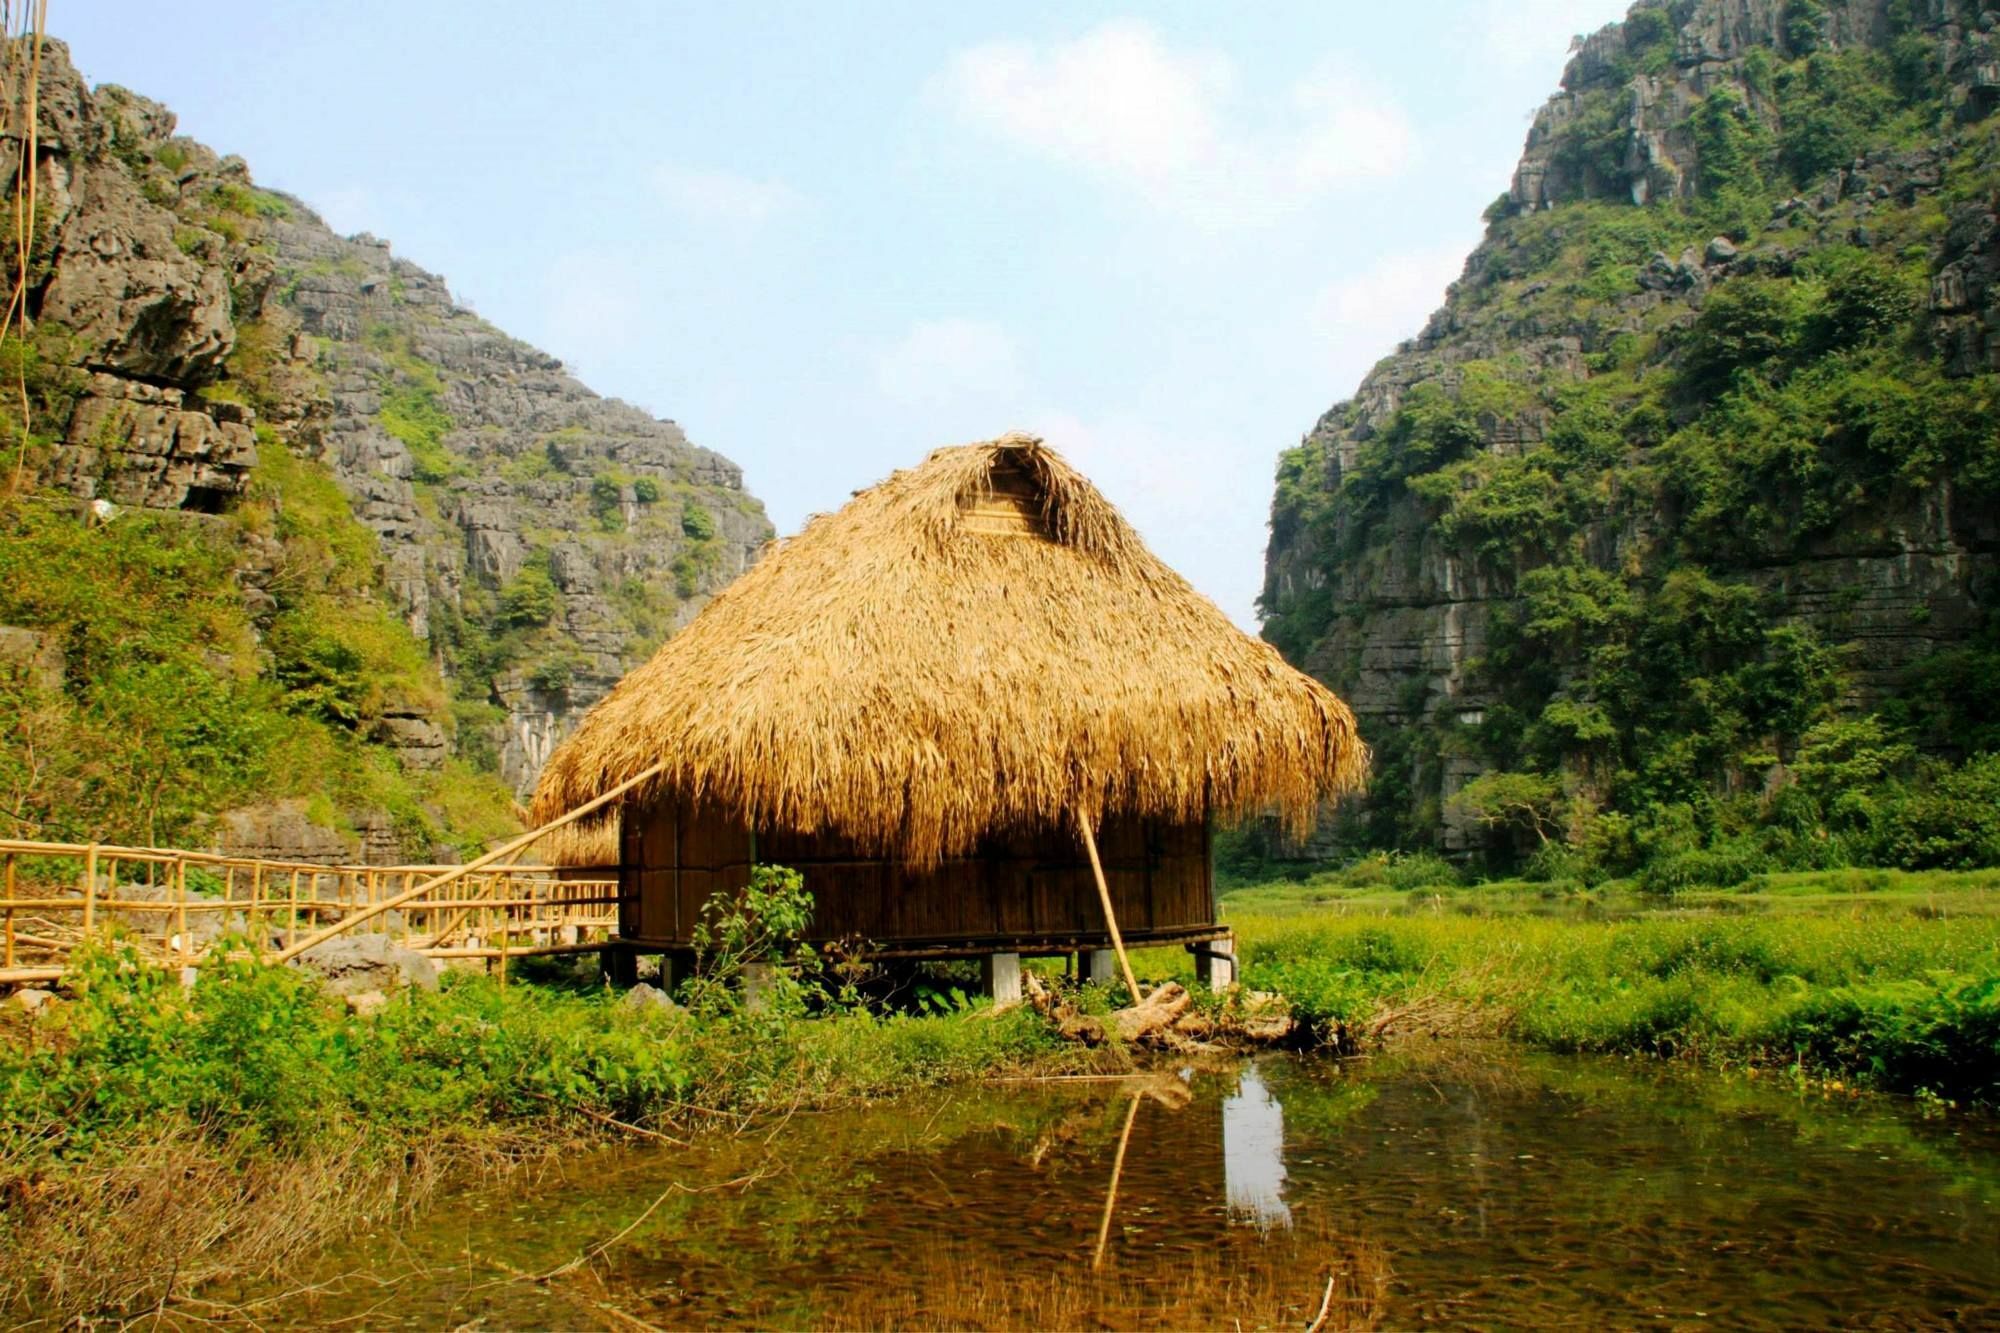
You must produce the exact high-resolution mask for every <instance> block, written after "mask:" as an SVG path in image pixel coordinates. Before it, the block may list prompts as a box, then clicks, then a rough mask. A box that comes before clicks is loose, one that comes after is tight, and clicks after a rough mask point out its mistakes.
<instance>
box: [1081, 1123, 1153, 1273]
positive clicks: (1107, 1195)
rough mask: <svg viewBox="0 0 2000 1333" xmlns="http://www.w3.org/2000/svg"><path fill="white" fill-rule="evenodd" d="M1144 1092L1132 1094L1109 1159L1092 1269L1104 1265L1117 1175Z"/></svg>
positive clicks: (1116, 1195) (1123, 1162) (1123, 1166)
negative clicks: (1108, 1185) (1108, 1181)
mask: <svg viewBox="0 0 2000 1333" xmlns="http://www.w3.org/2000/svg"><path fill="white" fill-rule="evenodd" d="M1144 1099H1145V1094H1144V1093H1140V1092H1135V1093H1133V1094H1132V1105H1131V1106H1130V1107H1128V1108H1127V1109H1126V1111H1125V1128H1124V1129H1123V1130H1121V1131H1120V1132H1119V1134H1118V1155H1117V1156H1116V1157H1114V1158H1112V1159H1111V1188H1110V1189H1108V1190H1106V1191H1105V1192H1104V1216H1103V1217H1101V1218H1099V1219H1098V1221H1097V1253H1096V1254H1095V1255H1093V1256H1092V1257H1091V1260H1090V1266H1091V1268H1093V1269H1097V1268H1102V1267H1103V1266H1104V1243H1105V1242H1106V1241H1107V1240H1109V1239H1111V1214H1112V1213H1113V1212H1114V1211H1116V1210H1117V1207H1118V1177H1119V1176H1121V1175H1123V1174H1125V1148H1126V1145H1128V1144H1130V1143H1131V1142H1132V1122H1133V1121H1134V1120H1137V1119H1138V1118H1139V1103H1140V1102H1141V1101H1143V1100H1144Z"/></svg>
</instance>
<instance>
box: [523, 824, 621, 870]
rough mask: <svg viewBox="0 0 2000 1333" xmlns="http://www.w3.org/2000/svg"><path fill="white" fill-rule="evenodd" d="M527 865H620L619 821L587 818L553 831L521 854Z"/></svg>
mask: <svg viewBox="0 0 2000 1333" xmlns="http://www.w3.org/2000/svg"><path fill="white" fill-rule="evenodd" d="M521 859H522V860H523V861H524V862H536V863H539V864H544V865H552V866H605V867H613V868H615V867H616V866H617V864H618V821H617V820H616V819H598V818H595V817H594V816H587V817H585V818H583V819H579V820H578V821H577V822H576V823H574V824H565V825H563V826H562V827H561V828H559V829H552V830H550V831H549V832H547V833H544V834H543V835H542V836H541V837H539V838H537V839H535V841H534V845H533V846H531V847H530V848H528V850H526V851H525V852H523V853H522V854H521Z"/></svg>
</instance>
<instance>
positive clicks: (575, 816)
mask: <svg viewBox="0 0 2000 1333" xmlns="http://www.w3.org/2000/svg"><path fill="white" fill-rule="evenodd" d="M666 767H667V765H666V762H665V761H664V760H662V761H661V762H660V763H657V764H654V765H653V766H652V767H651V768H648V769H646V770H645V771H644V772H642V773H639V774H637V775H635V776H633V777H629V778H627V779H625V781H623V782H621V783H619V784H618V785H617V786H615V787H613V788H612V789H611V790H609V791H607V792H605V793H603V794H602V795H600V796H597V797H595V798H594V799H592V800H588V801H585V802H584V803H583V804H582V805H579V806H577V807H576V808H575V809H574V810H571V811H570V812H569V813H568V814H565V815H558V816H557V817H556V818H554V819H552V820H550V821H549V822H548V823H546V824H544V825H542V826H541V827H540V828H538V829H535V830H533V831H531V832H528V833H524V834H522V835H521V836H520V837H518V838H516V839H514V840H513V841H512V842H509V843H505V844H503V845H502V846H499V847H496V848H494V849H493V850H492V851H490V852H488V853H486V855H484V856H482V857H479V858H478V859H477V860H474V861H468V862H466V863H465V864H464V865H462V866H453V867H452V868H451V869H449V870H447V871H445V872H444V873H443V874H442V875H437V876H434V877H432V878H430V879H427V880H425V881H424V882H423V883H421V884H419V885H417V886H416V887H415V888H412V889H405V890H404V891H403V892H401V893H399V894H397V895H396V896H395V897H393V898H387V899H384V900H383V901H381V902H379V903H376V904H375V905H374V906H372V907H369V908H367V909H365V910H363V911H360V912H357V913H355V914H354V915H353V916H350V917H348V918H346V919H345V920H342V921H336V922H334V923H333V924H332V925H330V926H328V927H327V928H326V929H324V930H320V931H315V932H314V933H313V934H311V935H308V936H307V937H306V938H305V939H303V940H300V941H298V942H297V943H295V944H292V945H291V946H290V947H288V948H287V949H286V950H285V951H284V952H283V953H281V954H279V955H278V958H277V961H278V962H281V963H289V962H291V961H292V960H293V959H294V958H297V957H298V956H299V955H300V954H302V953H304V952H305V951H306V950H307V949H310V948H313V947H314V946H316V945H320V944H324V943H325V942H326V941H328V940H330V939H332V938H333V937H334V936H336V935H341V934H345V933H346V932H348V931H350V930H352V929H354V927H356V926H358V925H360V924H361V923H362V922H363V921H366V920H368V919H369V918H371V917H375V916H379V915H380V914H382V913H383V912H386V911H388V910H390V909H391V908H395V907H401V906H402V905H403V904H404V903H406V902H409V901H410V900H411V899H413V898H419V897H422V896H423V895H424V894H426V893H429V892H431V891H432V890H433V889H440V888H443V887H444V886H445V885H447V884H449V883H451V882H452V881H454V880H457V879H461V878H463V877H464V876H466V875H468V874H470V873H471V872H472V871H475V870H484V869H485V868H486V867H487V866H490V865H492V864H493V863H494V862H495V861H498V860H500V859H502V858H503V857H506V856H510V855H512V854H513V853H515V852H517V851H519V850H521V849H522V848H523V847H528V846H531V845H533V843H534V842H535V840H536V839H537V838H540V837H542V836H543V835H544V834H548V833H552V832H554V831H555V830H556V829H559V828H562V827H563V826H564V825H566V824H572V823H575V822H576V821H577V820H579V819H581V818H583V817H584V816H585V815H587V814H589V813H590V812H591V811H593V810H601V809H603V808H604V807H605V806H607V805H609V804H610V803H611V802H613V801H615V800H617V799H618V798H619V797H621V796H623V795H624V794H625V793H626V792H628V791H631V790H632V789H633V788H634V787H637V786H639V785H640V784H641V783H644V782H650V781H651V780H652V779H653V778H655V777H658V776H659V775H660V774H661V773H662V772H663V771H665V769H666ZM1105 901H1106V904H1107V905H1108V904H1109V902H1110V900H1109V898H1107V899H1106V900H1105Z"/></svg>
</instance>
